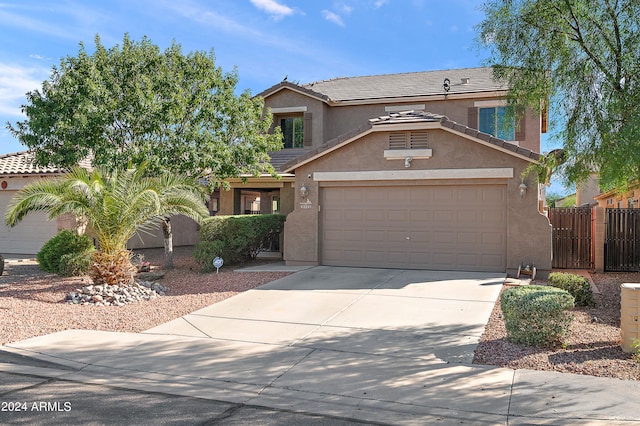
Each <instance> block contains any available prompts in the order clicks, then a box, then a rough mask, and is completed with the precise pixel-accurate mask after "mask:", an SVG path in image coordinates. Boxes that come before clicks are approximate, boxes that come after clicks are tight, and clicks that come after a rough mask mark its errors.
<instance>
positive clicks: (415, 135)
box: [407, 131, 429, 149]
mask: <svg viewBox="0 0 640 426" xmlns="http://www.w3.org/2000/svg"><path fill="white" fill-rule="evenodd" d="M407 148H411V149H426V148H429V132H427V131H421V132H411V145H410V146H408V147H407Z"/></svg>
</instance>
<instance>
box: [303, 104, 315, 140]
mask: <svg viewBox="0 0 640 426" xmlns="http://www.w3.org/2000/svg"><path fill="white" fill-rule="evenodd" d="M311 116H312V113H310V112H305V113H304V146H305V147H306V146H312V145H313V140H312V138H311V135H312V134H313V129H312V127H311Z"/></svg>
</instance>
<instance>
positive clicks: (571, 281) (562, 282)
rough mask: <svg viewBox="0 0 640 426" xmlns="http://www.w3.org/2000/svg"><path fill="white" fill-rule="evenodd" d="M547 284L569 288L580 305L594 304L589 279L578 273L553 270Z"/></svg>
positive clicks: (564, 288)
mask: <svg viewBox="0 0 640 426" xmlns="http://www.w3.org/2000/svg"><path fill="white" fill-rule="evenodd" d="M547 284H548V285H550V286H552V287H557V288H561V289H563V290H567V291H568V292H569V293H571V295H572V296H573V297H574V299H575V303H576V305H578V306H593V305H594V303H595V302H594V301H593V292H592V290H591V284H590V283H589V281H588V280H587V279H586V278H585V277H583V276H581V275H576V274H568V273H565V272H552V273H551V274H549V279H548V281H547Z"/></svg>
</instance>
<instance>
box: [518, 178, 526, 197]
mask: <svg viewBox="0 0 640 426" xmlns="http://www.w3.org/2000/svg"><path fill="white" fill-rule="evenodd" d="M518 191H519V192H520V196H521V197H524V196H525V195H526V194H527V185H525V184H524V182H522V183H521V184H520V185H519V186H518Z"/></svg>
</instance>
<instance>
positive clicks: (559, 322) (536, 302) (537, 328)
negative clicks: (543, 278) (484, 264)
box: [500, 285, 574, 346]
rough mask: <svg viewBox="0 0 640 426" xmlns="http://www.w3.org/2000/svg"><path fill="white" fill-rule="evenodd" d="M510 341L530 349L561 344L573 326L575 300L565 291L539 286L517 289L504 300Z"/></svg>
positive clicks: (506, 292)
mask: <svg viewBox="0 0 640 426" xmlns="http://www.w3.org/2000/svg"><path fill="white" fill-rule="evenodd" d="M500 307H501V308H502V314H503V316H504V321H505V326H506V329H507V338H508V339H509V340H511V341H512V342H515V343H521V344H525V345H530V346H555V345H557V344H559V343H561V338H562V336H563V335H564V334H565V333H566V331H567V329H568V328H569V324H570V323H571V319H572V316H571V313H570V312H568V310H569V309H572V308H573V307H574V299H573V296H572V295H571V294H570V293H569V292H568V291H565V290H562V289H559V288H555V287H548V286H538V285H528V286H520V287H513V288H510V289H508V290H505V291H504V292H503V293H502V295H501V296H500Z"/></svg>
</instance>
